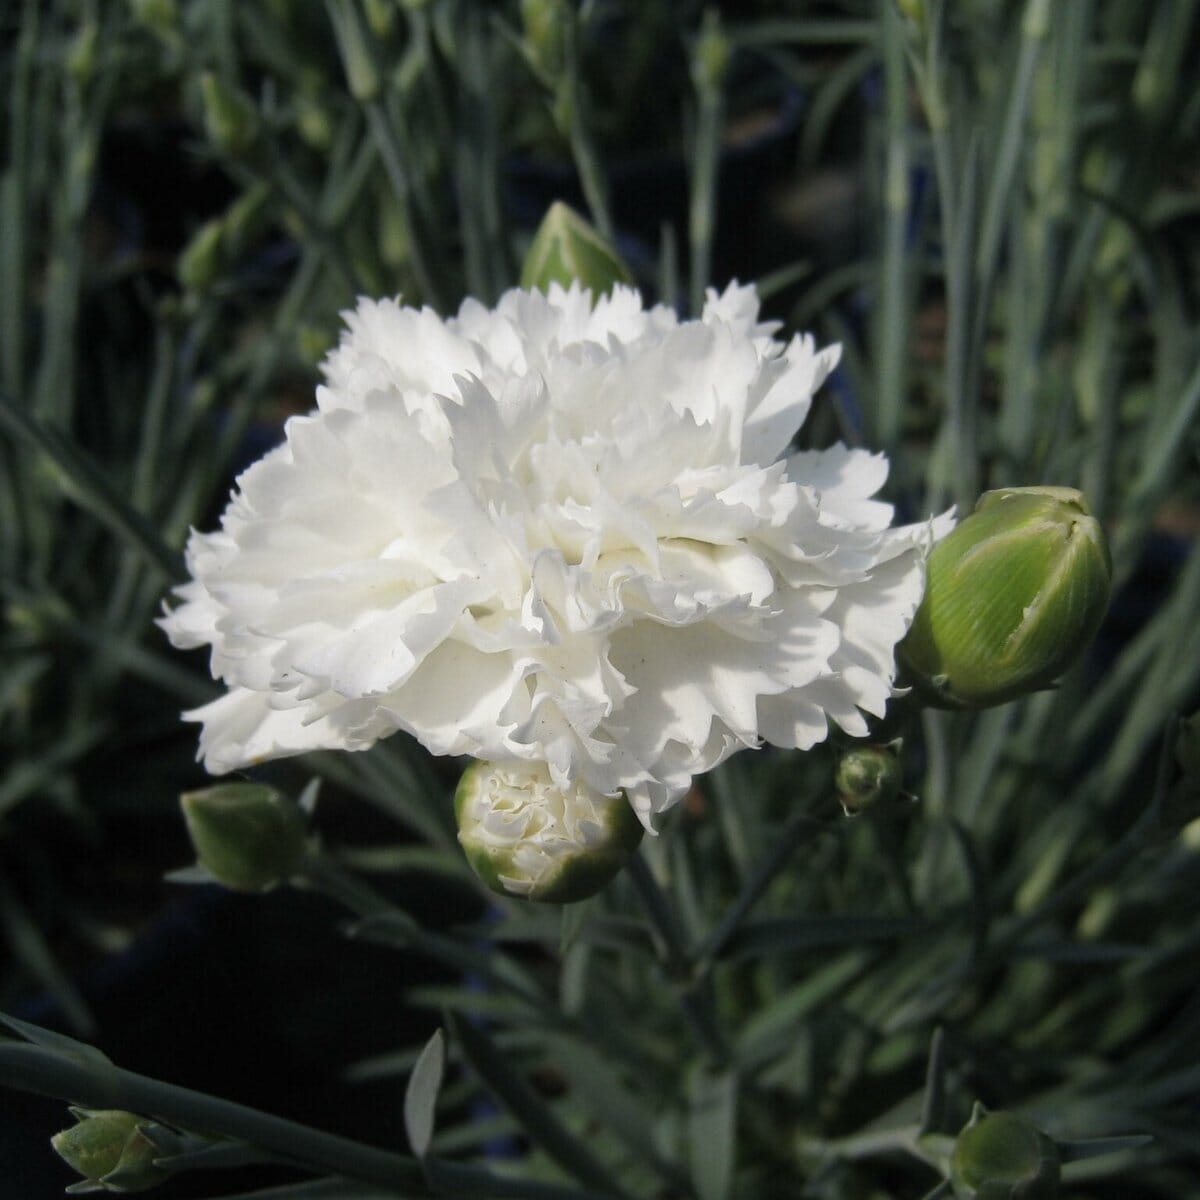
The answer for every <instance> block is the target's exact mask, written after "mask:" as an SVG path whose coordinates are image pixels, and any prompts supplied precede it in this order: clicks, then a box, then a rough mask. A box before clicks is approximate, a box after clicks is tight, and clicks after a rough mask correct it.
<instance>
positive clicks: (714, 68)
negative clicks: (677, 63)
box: [692, 8, 731, 92]
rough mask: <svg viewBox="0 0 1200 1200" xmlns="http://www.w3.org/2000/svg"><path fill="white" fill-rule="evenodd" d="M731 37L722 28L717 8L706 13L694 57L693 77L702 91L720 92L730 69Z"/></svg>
mask: <svg viewBox="0 0 1200 1200" xmlns="http://www.w3.org/2000/svg"><path fill="white" fill-rule="evenodd" d="M730 53H731V51H730V45H729V39H728V38H727V37H726V36H725V33H724V31H723V30H722V29H721V18H720V16H719V15H718V14H717V12H716V10H715V9H711V8H710V9H709V10H708V11H707V12H705V14H704V24H703V25H702V26H701V28H700V37H699V38H698V40H697V42H696V49H695V53H694V55H693V58H692V77H693V79H694V80H695V83H696V87H697V88H698V89H699V90H700V91H702V92H719V91H720V90H721V85H722V84H723V83H724V82H725V76H726V74H727V73H728V71H729V59H730Z"/></svg>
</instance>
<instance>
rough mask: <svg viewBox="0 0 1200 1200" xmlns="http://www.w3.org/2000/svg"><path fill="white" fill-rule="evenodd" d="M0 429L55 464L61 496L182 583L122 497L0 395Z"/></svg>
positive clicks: (91, 465) (175, 558)
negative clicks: (27, 444)
mask: <svg viewBox="0 0 1200 1200" xmlns="http://www.w3.org/2000/svg"><path fill="white" fill-rule="evenodd" d="M0 428H3V429H6V430H7V431H8V432H9V433H11V434H14V435H16V436H17V437H19V438H22V439H24V440H25V441H27V442H31V443H32V444H33V445H34V446H35V447H36V448H37V449H38V450H40V451H41V452H42V453H43V454H44V455H45V456H46V457H47V458H48V459H49V460H50V462H51V463H52V464H53V465H54V469H55V478H56V480H57V482H58V483H59V485H60V486H61V488H62V489H63V491H64V492H65V493H66V494H67V495H69V496H70V497H71V498H72V499H73V500H75V501H77V502H78V503H79V504H80V505H81V506H82V507H83V508H85V509H86V510H87V511H88V512H90V513H92V515H93V516H95V517H96V518H97V519H99V520H100V521H101V522H103V523H104V524H105V525H107V526H108V527H109V529H111V530H112V531H113V532H114V533H116V534H117V535H118V536H120V537H122V538H124V539H125V541H127V542H129V544H130V545H132V546H135V547H136V548H137V549H138V550H140V551H141V552H142V554H143V555H145V557H146V558H147V559H148V560H149V561H150V562H151V563H152V564H153V565H154V566H155V567H156V568H157V569H158V570H159V571H160V572H161V573H162V574H163V576H165V577H166V578H167V579H169V580H175V579H179V578H182V576H183V574H184V570H183V560H182V558H181V556H180V555H179V553H178V552H177V551H175V550H172V549H171V548H170V547H169V546H167V545H166V544H165V543H164V542H163V540H162V539H161V538H160V537H159V536H158V532H157V531H156V530H155V529H154V528H153V527H152V526H151V525H150V523H149V522H148V521H147V520H146V518H145V517H143V516H142V514H141V513H139V512H138V511H137V510H136V509H134V508H133V507H132V506H131V505H130V504H129V502H128V501H127V500H126V499H125V498H124V496H122V495H121V493H120V491H119V490H118V488H117V487H116V485H115V484H114V483H113V482H112V481H111V480H110V479H109V478H108V476H107V475H105V473H104V471H103V469H102V468H101V467H100V466H99V464H97V463H96V462H95V461H94V460H93V459H92V458H91V457H90V456H89V455H88V454H87V453H86V452H85V451H84V450H82V449H81V448H80V447H79V446H77V445H75V444H74V443H73V442H71V441H70V440H69V439H68V438H66V437H64V436H63V435H62V434H61V433H59V431H58V430H57V429H52V428H50V427H49V426H48V425H44V424H42V423H41V422H40V421H38V420H36V419H35V418H34V417H31V416H30V415H29V414H28V413H27V412H25V410H24V409H23V408H22V407H21V406H20V405H19V404H18V403H17V402H16V401H15V400H13V399H12V398H11V397H10V396H7V395H6V394H5V393H3V392H0Z"/></svg>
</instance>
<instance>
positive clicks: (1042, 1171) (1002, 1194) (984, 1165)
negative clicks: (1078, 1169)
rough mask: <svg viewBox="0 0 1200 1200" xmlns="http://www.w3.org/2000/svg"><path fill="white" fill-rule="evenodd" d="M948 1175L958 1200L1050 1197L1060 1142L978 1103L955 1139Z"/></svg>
mask: <svg viewBox="0 0 1200 1200" xmlns="http://www.w3.org/2000/svg"><path fill="white" fill-rule="evenodd" d="M950 1177H951V1181H952V1183H953V1186H954V1192H955V1195H956V1196H958V1197H959V1198H960V1200H1054V1197H1056V1196H1057V1195H1058V1186H1059V1180H1060V1178H1061V1166H1060V1157H1059V1153H1058V1147H1057V1146H1055V1144H1054V1142H1053V1141H1052V1140H1051V1139H1050V1138H1048V1137H1047V1136H1046V1135H1045V1134H1044V1133H1042V1131H1041V1130H1040V1129H1038V1128H1037V1127H1036V1126H1035V1125H1033V1124H1031V1123H1030V1122H1029V1121H1027V1120H1026V1119H1025V1118H1024V1117H1019V1116H1017V1115H1016V1114H1015V1113H1009V1112H992V1113H990V1112H987V1111H986V1110H985V1109H984V1108H983V1106H982V1105H978V1104H977V1105H976V1106H975V1112H974V1113H973V1114H972V1117H971V1120H970V1123H969V1124H968V1125H967V1126H966V1128H964V1129H963V1131H962V1132H961V1133H960V1134H959V1135H958V1138H957V1139H956V1141H955V1143H954V1151H953V1153H952V1155H951V1158H950Z"/></svg>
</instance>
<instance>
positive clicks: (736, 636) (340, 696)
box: [162, 285, 950, 824]
mask: <svg viewBox="0 0 1200 1200" xmlns="http://www.w3.org/2000/svg"><path fill="white" fill-rule="evenodd" d="M346 321H347V325H348V331H347V332H346V333H345V334H344V335H343V337H342V341H341V344H340V345H339V346H338V347H337V349H335V350H334V351H333V352H332V353H331V354H330V355H329V357H328V359H327V361H326V362H325V364H324V373H325V378H326V383H325V385H324V386H322V387H319V388H318V389H317V409H316V411H314V412H313V413H312V414H311V415H309V416H305V417H294V418H292V419H291V420H289V421H288V423H287V427H286V433H287V440H286V442H285V443H284V444H283V445H281V446H280V447H278V448H277V449H276V450H274V451H272V452H271V453H269V454H268V455H266V457H264V458H263V459H262V460H261V461H259V462H257V463H256V464H254V465H253V466H252V467H250V468H249V469H248V470H247V471H245V472H244V473H243V474H242V475H241V477H240V478H239V479H238V486H237V490H236V491H235V493H234V494H233V497H232V499H231V501H230V504H229V507H228V508H227V509H226V511H225V514H224V516H223V517H222V520H221V528H220V529H219V530H218V531H217V532H214V533H196V532H194V533H193V534H192V537H191V540H190V542H189V544H188V549H187V559H188V565H189V567H190V570H191V574H192V576H193V579H192V581H191V582H189V583H187V584H185V585H184V586H183V587H181V588H179V589H178V597H179V603H178V604H177V605H176V607H175V608H174V609H173V610H172V611H170V612H168V613H167V615H166V616H165V618H164V619H163V621H162V625H163V627H164V628H165V629H166V631H167V633H168V635H169V636H170V638H171V641H172V642H173V643H174V644H175V645H176V646H180V647H197V646H203V645H209V646H211V647H212V671H213V674H214V676H216V677H217V678H218V679H221V680H223V681H225V683H226V684H227V685H228V689H229V690H228V692H227V694H226V695H224V696H223V697H221V698H220V699H218V700H216V701H214V702H213V703H211V704H207V705H205V706H204V707H202V708H198V709H195V710H194V711H192V712H191V713H189V714H187V716H188V717H189V718H190V719H193V720H196V721H200V722H202V723H203V731H202V733H201V738H200V747H201V754H202V756H203V758H204V761H205V764H206V766H207V767H208V769H209V770H210V771H212V772H214V773H218V774H219V773H222V772H226V771H230V770H234V769H236V768H239V767H245V766H248V765H250V764H252V763H257V762H261V761H263V760H265V759H270V758H275V757H279V756H283V755H289V754H299V753H303V752H304V751H308V750H315V749H326V748H340V749H346V750H362V749H366V748H367V747H368V746H370V745H371V744H372V743H374V742H375V741H376V740H378V739H379V738H382V737H386V736H387V735H389V734H391V733H393V732H395V731H396V730H407V731H408V732H409V733H411V734H412V735H413V736H415V737H416V738H417V739H418V740H419V741H420V742H421V743H422V744H423V745H424V746H426V747H427V748H428V749H429V750H430V751H432V752H433V753H434V754H465V755H473V756H475V757H477V758H480V759H485V760H490V761H495V762H503V761H511V760H525V761H527V762H533V763H544V764H545V765H546V767H547V768H548V770H549V771H550V773H551V776H552V777H553V778H554V780H555V781H557V782H558V783H559V784H560V786H563V787H566V786H568V785H573V784H574V783H575V782H576V781H582V782H583V783H585V784H586V785H588V786H589V787H591V788H594V789H596V790H597V791H599V792H603V793H605V794H607V795H614V794H616V793H617V792H619V791H623V792H624V793H625V794H626V795H627V797H628V798H629V800H630V802H631V803H632V804H633V806H634V808H635V810H636V811H637V813H638V814H639V816H641V818H642V819H643V821H644V822H646V823H647V824H649V819H650V817H651V815H652V814H654V813H657V812H661V811H662V810H664V809H665V808H667V807H668V806H670V805H671V804H672V803H673V802H674V801H675V800H676V799H678V798H679V797H680V796H681V795H682V794H683V793H684V792H685V791H686V790H687V788H688V785H689V783H690V780H691V778H692V776H694V775H696V774H699V773H701V772H704V771H707V770H709V769H710V768H712V767H714V766H716V765H717V763H719V762H721V761H722V760H723V759H725V758H727V757H728V756H729V755H730V754H732V753H733V752H735V751H737V750H740V749H742V748H744V747H750V746H758V745H760V744H761V743H762V742H763V741H767V742H771V743H774V744H775V745H779V746H789V747H800V748H808V747H810V746H812V745H813V744H814V743H815V742H818V741H820V740H821V739H822V738H824V737H825V735H826V732H827V728H828V721H829V719H832V720H833V721H835V722H836V723H837V724H838V725H839V726H841V727H842V728H843V729H844V730H846V731H847V732H848V733H850V734H855V735H861V734H864V733H865V732H866V723H865V720H864V717H863V713H864V712H866V713H873V714H875V715H882V714H883V712H884V706H885V704H886V702H887V700H888V698H889V697H890V696H891V694H892V691H893V688H892V681H893V679H894V677H895V664H894V657H893V648H894V646H895V645H896V643H897V642H898V641H899V640H900V638H901V637H903V635H904V633H905V631H906V630H907V629H908V626H909V623H910V622H911V620H912V617H913V614H914V612H915V610H916V607H917V604H918V603H919V601H920V599H921V593H922V587H923V558H924V552H925V550H926V549H927V547H928V545H929V543H930V542H931V540H932V539H933V538H935V537H937V536H940V535H941V534H943V533H945V532H947V531H948V529H949V524H950V520H949V517H943V518H939V519H938V520H937V521H934V522H930V523H926V524H921V525H911V526H906V527H903V528H894V529H893V528H889V524H890V521H891V518H892V510H891V508H890V507H889V506H888V505H886V504H883V503H880V502H878V501H875V500H872V499H871V496H873V495H874V494H875V493H876V492H877V491H878V489H879V487H880V486H881V485H882V483H883V482H884V479H885V476H886V474H887V462H886V460H885V458H884V457H883V456H882V455H872V454H869V453H867V452H865V451H862V450H851V449H847V448H845V447H843V446H840V445H838V446H835V447H833V448H832V449H829V450H824V451H819V452H804V453H798V454H788V452H787V451H788V446H789V443H790V441H791V438H792V436H793V434H794V433H795V432H796V430H797V429H798V428H799V426H800V425H801V423H802V422H803V421H804V419H805V416H806V414H807V412H808V409H809V405H810V402H811V398H812V395H813V392H814V391H815V390H816V389H817V388H818V387H819V386H820V384H821V383H822V381H823V380H824V379H825V377H826V376H827V375H828V374H829V372H830V371H831V370H832V369H833V367H834V365H835V364H836V362H837V357H838V348H837V347H830V348H828V349H824V350H820V351H818V350H817V349H816V348H815V347H814V345H813V342H812V340H811V338H808V337H797V338H795V339H794V340H792V341H791V342H790V343H788V344H787V345H784V344H783V343H781V342H779V341H777V340H775V339H774V338H773V336H772V335H773V333H774V332H775V329H776V328H777V326H775V325H771V324H760V323H759V322H758V298H757V295H756V293H755V291H754V289H753V288H752V287H739V286H737V285H731V286H730V287H729V288H728V289H727V290H726V291H725V292H724V293H723V294H720V295H718V294H717V293H716V292H710V293H709V296H708V302H707V304H706V305H705V308H704V312H703V315H702V316H701V318H700V319H699V320H692V321H680V320H679V319H678V318H677V317H676V315H675V313H674V312H673V311H672V310H671V309H669V308H666V307H663V306H657V307H654V308H650V309H646V308H644V307H643V304H642V301H641V298H640V297H639V295H638V293H637V292H636V291H634V290H632V289H628V288H621V287H618V288H616V289H615V290H614V292H613V293H612V295H611V296H609V297H606V298H602V299H600V300H599V301H597V302H595V303H594V304H593V302H592V298H591V295H590V293H589V292H587V291H584V290H582V289H580V288H579V287H577V286H573V287H572V288H571V289H569V290H563V289H561V288H559V287H558V286H557V285H555V286H553V287H552V288H551V290H550V292H549V294H548V295H543V294H542V293H540V292H536V291H534V292H527V291H510V292H508V293H506V294H505V295H504V296H503V297H502V298H501V300H500V301H499V303H498V304H497V305H496V307H495V308H494V309H489V308H487V307H485V306H484V305H482V304H480V303H478V302H476V301H474V300H468V301H466V302H465V303H464V304H463V305H462V307H461V308H460V310H459V312H458V315H457V316H455V317H453V318H451V319H448V320H444V319H442V318H441V317H439V316H438V315H436V314H435V313H433V312H432V311H430V310H428V309H424V310H420V311H418V310H415V309H412V308H405V307H402V306H401V305H400V304H399V303H397V302H395V301H392V300H383V301H374V300H361V301H360V302H359V304H358V307H357V309H356V310H355V311H353V312H350V313H348V314H346Z"/></svg>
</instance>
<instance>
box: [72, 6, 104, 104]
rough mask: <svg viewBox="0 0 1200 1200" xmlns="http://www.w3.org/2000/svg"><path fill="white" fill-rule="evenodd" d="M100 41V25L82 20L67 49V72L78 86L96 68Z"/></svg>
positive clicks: (85, 83) (83, 82)
mask: <svg viewBox="0 0 1200 1200" xmlns="http://www.w3.org/2000/svg"><path fill="white" fill-rule="evenodd" d="M99 42H100V27H99V26H98V25H97V24H96V22H95V21H93V20H88V21H84V23H83V24H82V25H80V27H79V32H78V33H76V35H75V37H74V38H73V39H72V41H71V47H70V49H69V50H68V51H67V73H68V74H69V75H70V76H71V78H72V79H74V80H75V82H76V83H77V84H79V85H80V87H84V86H86V85H87V83H88V82H89V81H90V80H91V78H92V75H93V74H94V73H95V70H96V51H97V48H98V46H99Z"/></svg>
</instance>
